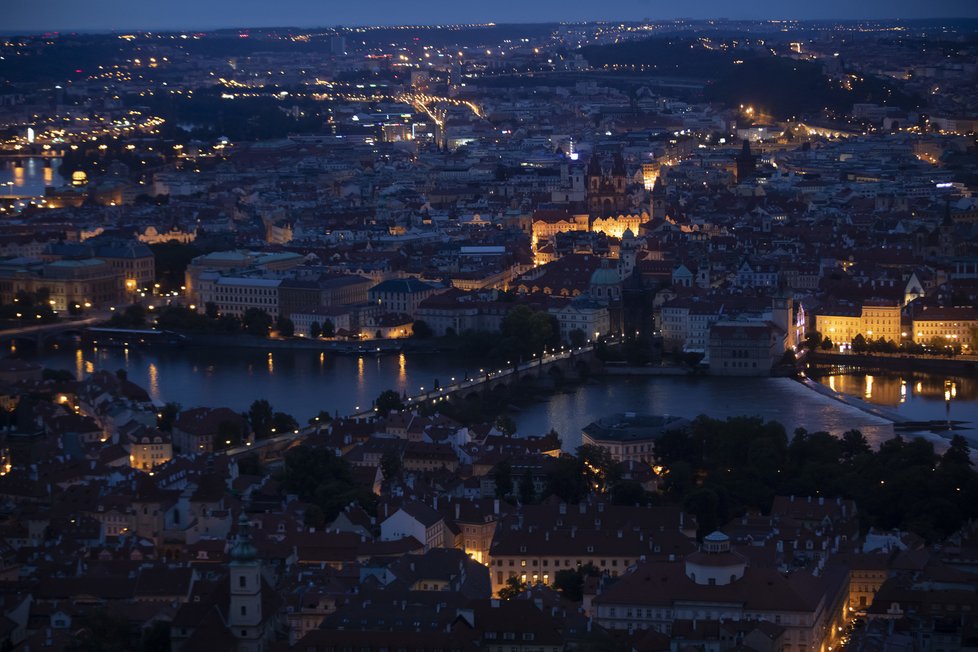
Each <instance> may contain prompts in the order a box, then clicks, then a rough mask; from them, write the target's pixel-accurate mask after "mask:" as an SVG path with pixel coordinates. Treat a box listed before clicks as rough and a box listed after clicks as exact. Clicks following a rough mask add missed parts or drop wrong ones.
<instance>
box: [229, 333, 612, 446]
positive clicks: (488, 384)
mask: <svg viewBox="0 0 978 652" xmlns="http://www.w3.org/2000/svg"><path fill="white" fill-rule="evenodd" d="M597 364H599V362H598V359H597V357H596V356H595V354H594V346H593V345H591V344H587V345H585V346H580V347H561V348H559V349H554V350H551V351H547V352H544V353H543V354H542V355H539V356H534V357H533V358H532V359H530V360H529V361H527V362H522V363H519V364H515V365H512V366H507V367H497V368H496V369H480V370H479V375H476V376H473V377H471V378H463V379H461V380H456V379H454V378H453V379H452V381H451V382H450V383H449V384H448V385H445V386H443V387H438V388H437V389H436V388H434V387H433V388H431V389H430V390H427V391H422V392H420V393H418V394H415V395H414V396H407V397H403V398H402V401H403V402H404V404H405V405H406V406H407V407H408V408H409V409H411V408H414V407H416V406H421V405H424V404H426V403H428V402H431V403H432V404H437V403H439V402H442V401H447V400H449V399H451V398H453V397H469V396H478V395H480V394H482V393H485V392H490V391H492V390H494V389H496V388H499V387H503V386H509V385H510V384H512V383H516V382H520V381H527V380H535V379H540V378H545V377H546V376H547V375H550V374H558V373H559V374H563V375H564V376H570V375H580V374H581V373H582V372H589V371H592V370H594V367H595V365H597ZM422 389H424V388H422ZM375 414H376V408H374V407H372V408H371V409H369V410H360V411H358V412H355V413H354V414H351V415H349V418H354V419H367V418H371V417H373V416H374V415H375ZM321 429H322V424H319V423H315V422H314V423H313V424H311V425H309V426H306V427H303V428H300V429H298V430H295V431H293V432H291V433H287V434H283V435H279V436H277V437H270V438H268V439H262V440H259V441H256V442H254V443H252V444H246V445H244V446H238V447H235V448H229V449H227V450H226V451H223V452H224V454H225V455H230V456H232V457H240V456H243V455H248V454H250V453H254V452H257V453H258V455H259V457H260V458H261V459H262V461H269V460H274V459H277V458H278V457H280V456H281V454H282V453H283V452H284V451H285V450H286V449H288V448H289V447H291V446H292V444H293V443H295V442H296V441H299V440H302V439H304V438H305V437H308V436H309V435H313V434H316V433H318V432H320V431H321Z"/></svg>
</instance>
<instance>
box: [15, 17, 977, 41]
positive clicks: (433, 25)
mask: <svg viewBox="0 0 978 652" xmlns="http://www.w3.org/2000/svg"><path fill="white" fill-rule="evenodd" d="M867 21H872V22H877V21H878V22H923V21H951V22H960V21H972V22H978V16H927V17H919V16H918V17H914V18H895V17H882V16H878V17H863V18H837V17H822V18H730V17H715V18H691V17H676V18H656V19H634V18H631V19H614V18H602V19H589V20H529V21H506V22H495V21H489V22H458V23H445V22H419V23H374V24H368V23H363V24H354V23H347V24H343V23H337V24H332V25H330V24H316V25H313V24H308V25H303V24H294V25H211V26H203V25H195V26H186V27H172V26H168V27H156V28H145V27H132V26H129V27H89V28H25V29H22V30H14V31H7V30H5V31H3V32H0V35H2V36H43V35H47V34H92V35H97V34H118V33H124V32H139V33H143V34H177V33H187V32H214V31H223V30H286V29H303V30H310V29H311V30H315V29H322V30H337V29H346V30H358V29H392V28H395V29H396V28H402V29H451V28H470V29H471V28H489V27H503V26H517V25H589V24H607V23H618V24H640V25H642V24H644V25H648V24H655V23H676V22H688V23H709V22H721V23H820V22H838V23H860V22H867Z"/></svg>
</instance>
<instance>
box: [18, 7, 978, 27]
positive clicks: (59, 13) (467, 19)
mask: <svg viewBox="0 0 978 652" xmlns="http://www.w3.org/2000/svg"><path fill="white" fill-rule="evenodd" d="M0 4H2V5H3V7H2V9H0V32H4V33H12V32H30V31H34V32H36V31H46V30H59V31H72V30H116V29H146V30H178V29H212V28H216V27H275V26H297V27H314V26H328V25H366V24H372V25H377V24H397V25H404V24H438V23H452V22H455V23H477V22H489V21H493V22H497V23H503V22H549V21H561V20H563V21H577V20H603V19H613V20H641V19H643V18H650V19H653V20H656V19H668V18H721V17H722V18H732V19H735V18H748V19H771V18H799V19H806V18H815V19H818V18H842V19H845V18H935V17H969V18H975V17H978V2H976V0H931V1H929V2H923V1H921V0H818V1H817V2H816V1H815V0H812V1H810V2H797V1H793V0H741V1H740V2H737V1H736V0H687V1H686V2H675V1H674V0H669V1H668V2H667V1H665V0H587V1H584V0H475V1H473V0H372V1H371V0H368V1H366V2H358V1H357V0H342V1H337V0H88V1H87V2H80V1H79V0H42V2H38V3H34V2H27V1H25V0H2V2H0Z"/></svg>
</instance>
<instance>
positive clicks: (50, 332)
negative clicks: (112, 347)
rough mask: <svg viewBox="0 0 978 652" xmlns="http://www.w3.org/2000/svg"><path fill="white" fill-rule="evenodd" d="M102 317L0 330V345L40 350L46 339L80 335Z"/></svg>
mask: <svg viewBox="0 0 978 652" xmlns="http://www.w3.org/2000/svg"><path fill="white" fill-rule="evenodd" d="M102 319H104V318H103V317H90V318H88V319H76V320H72V321H56V322H53V323H50V324H38V325H36V326H21V327H18V328H8V329H6V330H0V345H2V344H8V343H9V344H15V345H16V344H17V343H18V342H20V343H28V344H32V345H34V346H37V347H38V348H40V347H41V346H43V345H44V343H45V342H46V341H47V339H48V338H50V337H54V336H56V335H64V334H70V333H75V334H79V335H80V334H81V333H83V332H84V331H85V329H86V328H88V327H89V326H91V325H92V324H94V323H96V322H98V321H101V320H102Z"/></svg>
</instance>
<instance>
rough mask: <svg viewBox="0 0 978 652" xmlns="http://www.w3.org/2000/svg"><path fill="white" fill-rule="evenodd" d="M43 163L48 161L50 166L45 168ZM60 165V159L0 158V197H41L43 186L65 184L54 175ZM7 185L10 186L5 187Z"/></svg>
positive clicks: (60, 178)
mask: <svg viewBox="0 0 978 652" xmlns="http://www.w3.org/2000/svg"><path fill="white" fill-rule="evenodd" d="M45 161H50V163H51V166H50V167H46V166H45V165H44V163H45ZM60 165H61V159H60V158H50V159H44V158H41V157H39V156H37V157H30V158H5V157H0V195H30V196H34V197H41V196H43V195H44V187H45V186H60V185H63V184H64V183H65V181H64V179H63V178H62V177H61V175H60V174H57V173H55V170H56V169H57V168H58V167H59V166H60ZM8 183H9V184H11V185H7V184H8Z"/></svg>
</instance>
